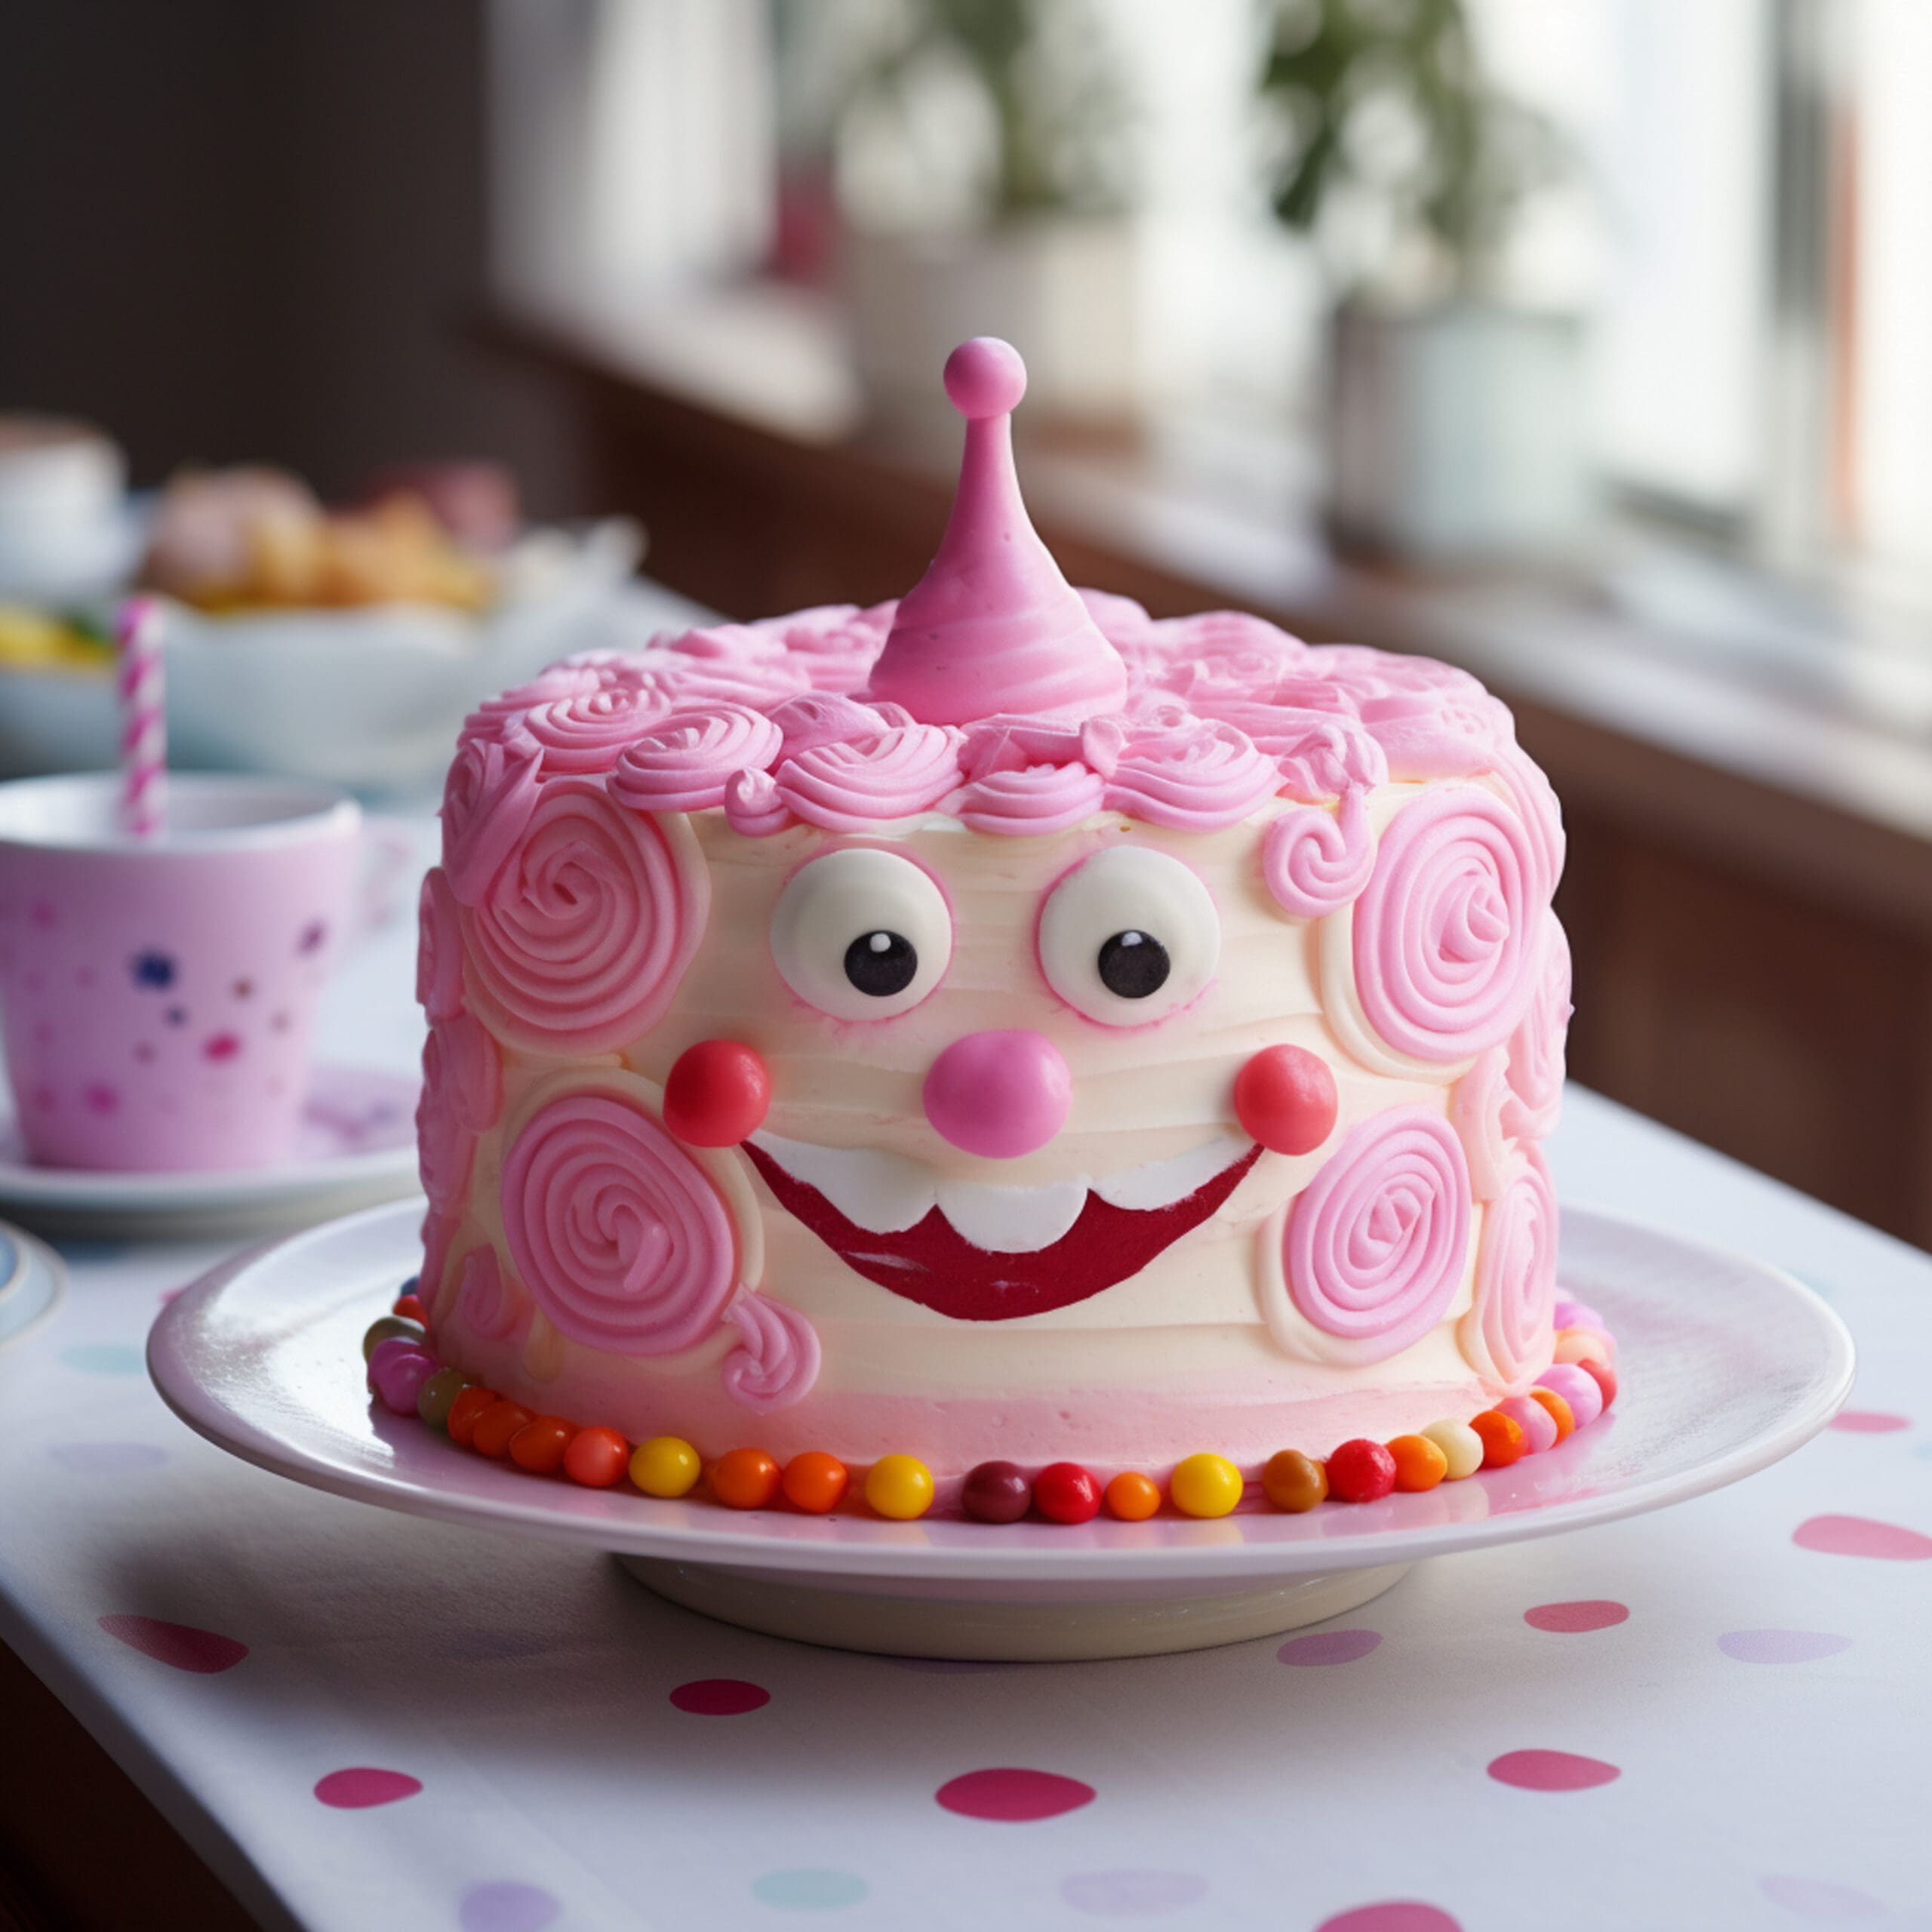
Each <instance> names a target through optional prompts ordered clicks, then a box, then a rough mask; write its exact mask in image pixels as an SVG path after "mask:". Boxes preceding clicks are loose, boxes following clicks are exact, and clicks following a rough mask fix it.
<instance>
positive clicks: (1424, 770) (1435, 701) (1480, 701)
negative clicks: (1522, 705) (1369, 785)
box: [1361, 690, 1512, 778]
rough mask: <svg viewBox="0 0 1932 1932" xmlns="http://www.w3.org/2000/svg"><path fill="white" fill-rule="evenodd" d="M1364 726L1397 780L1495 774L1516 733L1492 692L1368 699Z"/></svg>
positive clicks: (1364, 706)
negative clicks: (1499, 755)
mask: <svg viewBox="0 0 1932 1932" xmlns="http://www.w3.org/2000/svg"><path fill="white" fill-rule="evenodd" d="M1361 721H1362V723H1363V724H1364V727H1365V728H1367V731H1369V733H1370V734H1371V736H1372V737H1374V740H1375V741H1376V743H1377V744H1379V745H1380V746H1381V747H1382V750H1383V755H1384V756H1385V757H1386V758H1387V759H1388V761H1389V777H1392V778H1466V777H1471V776H1472V775H1473V774H1476V773H1478V772H1483V771H1491V770H1492V769H1494V766H1495V764H1496V757H1497V752H1498V750H1499V749H1500V747H1501V746H1503V745H1505V744H1506V743H1508V742H1509V737H1510V733H1511V731H1512V724H1511V721H1510V717H1509V712H1508V710H1507V709H1506V708H1505V707H1504V706H1503V705H1502V704H1500V703H1498V702H1497V700H1496V699H1494V698H1493V697H1491V696H1490V695H1489V694H1488V693H1487V691H1480V690H1478V691H1477V692H1476V694H1475V695H1474V696H1473V697H1471V696H1466V695H1464V694H1462V693H1460V692H1457V691H1395V692H1392V693H1390V694H1389V695H1387V696H1386V697H1374V698H1366V699H1364V700H1363V701H1362V705H1361Z"/></svg>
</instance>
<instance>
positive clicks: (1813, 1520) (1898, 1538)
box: [1791, 1516, 1932, 1563]
mask: <svg viewBox="0 0 1932 1932" xmlns="http://www.w3.org/2000/svg"><path fill="white" fill-rule="evenodd" d="M1791 1540H1792V1542H1793V1543H1795V1544H1797V1546H1798V1548H1799V1549H1815V1550H1817V1551H1818V1552H1820V1554H1821V1555H1826V1556H1876V1557H1881V1558H1884V1559H1885V1560H1886V1561H1890V1562H1893V1563H1923V1562H1924V1561H1925V1560H1926V1559H1927V1558H1928V1557H1932V1537H1928V1536H1921V1534H1919V1532H1918V1531H1916V1530H1907V1529H1902V1528H1900V1526H1899V1525H1898V1524H1896V1523H1875V1522H1874V1521H1872V1518H1870V1517H1869V1516H1812V1517H1809V1518H1807V1519H1806V1520H1805V1521H1804V1522H1801V1523H1800V1524H1798V1527H1797V1528H1796V1529H1795V1531H1792V1538H1791Z"/></svg>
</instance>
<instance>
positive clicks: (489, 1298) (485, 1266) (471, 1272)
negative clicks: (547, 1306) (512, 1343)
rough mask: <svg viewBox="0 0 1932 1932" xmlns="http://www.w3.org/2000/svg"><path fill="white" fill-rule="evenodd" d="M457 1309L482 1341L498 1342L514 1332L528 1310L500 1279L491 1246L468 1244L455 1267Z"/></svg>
mask: <svg viewBox="0 0 1932 1932" xmlns="http://www.w3.org/2000/svg"><path fill="white" fill-rule="evenodd" d="M456 1306H457V1312H458V1314H460V1315H461V1316H462V1318H463V1321H464V1322H465V1323H466V1324H467V1325H468V1326H469V1328H470V1329H471V1330H472V1331H473V1332H474V1333H475V1334H478V1335H481V1337H483V1338H484V1340H485V1341H490V1342H500V1341H503V1340H506V1339H507V1338H508V1337H509V1336H511V1335H512V1334H515V1331H516V1329H517V1327H518V1324H520V1323H521V1321H522V1320H523V1318H524V1317H525V1315H526V1314H527V1313H528V1309H526V1308H525V1306H523V1304H522V1303H521V1302H520V1301H519V1300H518V1297H516V1296H515V1295H514V1294H512V1293H511V1291H510V1285H509V1283H508V1282H507V1281H505V1280H504V1279H503V1266H502V1264H501V1263H500V1262H499V1261H498V1260H497V1251H496V1250H495V1249H494V1247H472V1249H471V1250H470V1251H469V1253H468V1254H466V1255H465V1256H464V1257H463V1265H462V1266H460V1268H459V1269H457V1278H456Z"/></svg>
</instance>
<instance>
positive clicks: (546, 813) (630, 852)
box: [464, 778, 709, 1054]
mask: <svg viewBox="0 0 1932 1932" xmlns="http://www.w3.org/2000/svg"><path fill="white" fill-rule="evenodd" d="M673 823H674V824H675V823H677V822H675V821H674V822H673ZM678 830H680V831H681V830H682V827H681V824H678ZM688 836H689V835H688V833H686V834H685V838H688ZM682 854H683V847H682V845H681V844H679V843H678V841H675V840H674V839H673V838H672V835H671V834H670V832H667V831H666V828H665V826H663V824H661V823H660V822H659V821H658V820H656V819H654V818H651V817H645V816H643V815H641V814H638V813H635V812H630V811H624V810H623V809H622V808H620V807H619V806H617V805H614V804H612V803H611V801H610V799H609V798H607V797H606V796H605V792H604V787H603V785H602V783H601V782H600V781H599V780H596V779H591V778H556V779H552V780H549V781H548V782H547V783H546V784H545V786H544V787H543V795H542V797H541V798H540V800H539V801H537V808H536V810H535V811H534V813H533V814H532V815H531V821H530V825H529V829H528V832H526V834H525V837H524V840H523V842H522V844H521V845H520V846H519V847H518V849H517V851H516V852H515V854H514V856H513V857H512V858H511V859H510V860H509V863H507V864H506V866H505V867H504V869H503V875H502V877H501V878H500V879H499V881H497V888H496V889H495V891H494V892H493V893H492V894H491V897H490V899H489V900H488V903H486V904H484V905H481V906H476V907H475V908H473V909H471V910H469V912H466V914H465V915H464V922H465V927H466V932H467V935H468V938H469V973H470V980H469V990H470V997H471V999H472V1003H482V1002H485V1001H487V1002H488V1005H489V1007H490V1008H491V1018H492V1020H493V1021H494V1024H495V1026H496V1029H497V1032H499V1033H500V1035H502V1036H503V1038H506V1039H507V1040H509V1041H512V1043H514V1044H517V1045H519V1046H524V1047H528V1048H533V1049H534V1050H535V1051H538V1052H545V1053H558V1054H565V1053H605V1052H608V1051H611V1049H613V1048H617V1047H620V1046H623V1045H624V1044H626V1042H628V1041H632V1040H634V1039H635V1038H637V1037H638V1035H640V1034H641V1033H643V1032H645V1031H647V1030H648V1029H649V1028H650V1027H651V1026H652V1025H653V1024H654V1023H655V1022H656V1021H657V1019H658V1018H659V1017H660V1015H661V1014H663V1011H664V1009H665V1008H666V1006H667V1005H668V1004H669V1002H670V999H671V995H672V993H673V992H675V989H676V987H677V984H678V980H679V979H680V978H681V977H682V975H683V973H684V971H685V968H686V967H687V966H688V965H689V964H690V963H691V955H692V953H693V952H695V951H696V950H697V943H698V941H699V940H700V937H702V935H703V931H704V921H705V915H706V910H707V909H708V906H709V881H708V878H707V876H706V873H705V872H704V870H703V866H702V865H701V864H700V863H697V861H696V860H695V859H693V860H691V861H690V862H689V863H687V861H686V860H685V858H684V857H683V856H682Z"/></svg>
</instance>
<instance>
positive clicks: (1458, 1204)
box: [1283, 1107, 1469, 1363]
mask: <svg viewBox="0 0 1932 1932" xmlns="http://www.w3.org/2000/svg"><path fill="white" fill-rule="evenodd" d="M1468 1257H1469V1169H1468V1168H1467V1166H1466V1164H1465V1163H1464V1161H1463V1149H1462V1145H1461V1143H1460V1142H1459V1141H1458V1140H1457V1138H1456V1136H1455V1134H1454V1133H1453V1132H1452V1131H1451V1129H1450V1128H1449V1125H1448V1123H1447V1121H1444V1119H1443V1118H1442V1117H1441V1115H1439V1114H1432V1113H1430V1112H1428V1111H1427V1110H1426V1109H1423V1108H1420V1107H1398V1108H1395V1109H1391V1110H1390V1111H1389V1112H1386V1113H1382V1114H1377V1115H1374V1117H1373V1118H1370V1119H1368V1120H1366V1121H1363V1122H1362V1123H1361V1125H1359V1126H1358V1127H1356V1128H1353V1129H1352V1130H1351V1131H1350V1132H1349V1135H1348V1137H1347V1138H1346V1140H1343V1143H1342V1144H1341V1146H1340V1147H1338V1148H1337V1149H1336V1151H1335V1152H1334V1153H1333V1154H1332V1155H1330V1156H1329V1158H1328V1159H1327V1161H1325V1162H1324V1164H1323V1166H1322V1168H1321V1171H1320V1173H1318V1174H1317V1175H1316V1176H1315V1178H1314V1180H1312V1181H1311V1182H1309V1184H1308V1186H1307V1187H1306V1189H1304V1190H1303V1193H1302V1195H1301V1197H1300V1199H1299V1200H1298V1201H1296V1203H1295V1204H1294V1211H1293V1212H1292V1213H1291V1214H1290V1216H1289V1217H1288V1225H1287V1236H1286V1240H1285V1243H1284V1256H1283V1267H1284V1272H1285V1273H1286V1275H1287V1286H1288V1294H1289V1296H1290V1298H1291V1300H1293V1302H1294V1305H1295V1307H1296V1308H1297V1310H1298V1311H1299V1312H1300V1314H1301V1315H1303V1318H1305V1319H1306V1321H1308V1322H1309V1324H1311V1325H1312V1327H1314V1328H1315V1329H1317V1330H1318V1331H1320V1332H1321V1334H1322V1335H1324V1336H1325V1337H1330V1338H1331V1341H1330V1343H1329V1345H1328V1347H1327V1349H1326V1350H1325V1351H1324V1352H1326V1353H1327V1354H1328V1355H1329V1356H1330V1357H1331V1359H1334V1360H1337V1361H1346V1362H1354V1363H1360V1362H1373V1361H1384V1360H1386V1358H1388V1357H1389V1356H1390V1355H1398V1354H1400V1353H1401V1351H1402V1350H1403V1349H1405V1348H1407V1346H1409V1345H1410V1343H1412V1342H1414V1341H1417V1340H1420V1338H1421V1337H1423V1336H1424V1335H1426V1334H1427V1333H1428V1332H1429V1330H1430V1329H1432V1328H1433V1327H1435V1325H1436V1324H1437V1323H1438V1321H1441V1319H1442V1318H1443V1316H1444V1314H1445V1313H1446V1312H1447V1309H1448V1306H1449V1303H1451V1300H1453V1299H1454V1296H1455V1293H1456V1290H1457V1287H1458V1286H1459V1285H1460V1283H1461V1281H1462V1278H1463V1267H1464V1265H1465V1263H1466V1261H1467V1260H1468Z"/></svg>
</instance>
